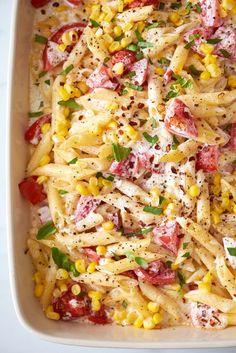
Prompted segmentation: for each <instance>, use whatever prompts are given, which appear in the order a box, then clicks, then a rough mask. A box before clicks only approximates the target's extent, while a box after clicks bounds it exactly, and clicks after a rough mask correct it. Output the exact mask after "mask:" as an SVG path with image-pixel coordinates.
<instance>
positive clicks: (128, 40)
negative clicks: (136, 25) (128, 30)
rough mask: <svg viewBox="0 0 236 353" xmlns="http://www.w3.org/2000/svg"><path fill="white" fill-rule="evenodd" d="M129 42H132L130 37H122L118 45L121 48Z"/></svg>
mask: <svg viewBox="0 0 236 353" xmlns="http://www.w3.org/2000/svg"><path fill="white" fill-rule="evenodd" d="M130 43H132V38H127V37H125V38H122V39H121V41H120V45H121V47H122V48H126V47H127V46H128V45H129V44H130Z"/></svg>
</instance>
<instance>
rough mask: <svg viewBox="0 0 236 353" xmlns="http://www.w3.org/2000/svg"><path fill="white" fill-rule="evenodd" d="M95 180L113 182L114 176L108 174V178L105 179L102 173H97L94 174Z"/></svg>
mask: <svg viewBox="0 0 236 353" xmlns="http://www.w3.org/2000/svg"><path fill="white" fill-rule="evenodd" d="M96 178H103V179H106V180H108V181H114V179H115V178H114V176H113V175H112V174H110V175H109V176H108V177H105V176H104V175H103V174H102V172H97V174H96Z"/></svg>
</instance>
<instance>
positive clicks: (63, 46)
mask: <svg viewBox="0 0 236 353" xmlns="http://www.w3.org/2000/svg"><path fill="white" fill-rule="evenodd" d="M66 47H67V45H66V44H64V43H61V44H58V46H57V48H58V49H59V50H60V51H65V50H66Z"/></svg>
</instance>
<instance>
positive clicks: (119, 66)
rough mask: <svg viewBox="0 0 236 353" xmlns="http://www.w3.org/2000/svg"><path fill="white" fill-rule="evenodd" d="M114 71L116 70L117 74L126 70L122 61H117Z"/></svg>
mask: <svg viewBox="0 0 236 353" xmlns="http://www.w3.org/2000/svg"><path fill="white" fill-rule="evenodd" d="M112 71H113V72H115V73H116V74H117V75H122V74H123V72H124V64H123V63H121V62H119V63H116V64H115V65H114V66H113V68H112Z"/></svg>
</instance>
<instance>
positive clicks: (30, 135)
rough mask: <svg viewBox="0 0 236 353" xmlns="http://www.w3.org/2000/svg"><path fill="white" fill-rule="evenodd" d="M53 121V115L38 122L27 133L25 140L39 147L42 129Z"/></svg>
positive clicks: (46, 116) (43, 117)
mask: <svg viewBox="0 0 236 353" xmlns="http://www.w3.org/2000/svg"><path fill="white" fill-rule="evenodd" d="M51 119H52V116H51V114H47V115H44V116H42V117H41V118H39V119H38V120H36V121H35V122H34V123H33V124H32V125H31V126H30V127H29V128H28V129H27V131H26V132H25V140H26V141H28V142H30V143H32V144H33V145H37V144H38V143H39V141H40V140H41V138H42V131H41V127H42V126H43V125H44V124H46V123H51Z"/></svg>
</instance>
